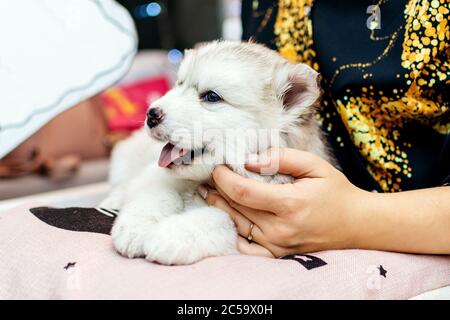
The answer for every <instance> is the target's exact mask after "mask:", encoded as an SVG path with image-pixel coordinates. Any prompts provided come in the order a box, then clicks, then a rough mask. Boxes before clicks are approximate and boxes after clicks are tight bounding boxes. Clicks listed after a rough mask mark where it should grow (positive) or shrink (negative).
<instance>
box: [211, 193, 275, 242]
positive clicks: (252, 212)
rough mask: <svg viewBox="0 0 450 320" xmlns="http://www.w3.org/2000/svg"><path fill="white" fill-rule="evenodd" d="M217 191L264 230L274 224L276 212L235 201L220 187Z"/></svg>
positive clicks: (231, 205)
mask: <svg viewBox="0 0 450 320" xmlns="http://www.w3.org/2000/svg"><path fill="white" fill-rule="evenodd" d="M216 188H217V189H216V190H217V192H218V193H219V194H220V195H221V196H222V197H223V198H224V199H225V200H226V201H227V202H228V204H229V206H230V207H232V208H233V209H235V210H236V211H238V212H239V213H241V214H242V215H244V216H245V217H246V218H247V219H249V220H250V221H253V223H255V224H257V225H258V226H259V227H260V229H261V230H262V232H263V233H264V230H265V228H266V227H268V226H270V225H271V224H272V221H273V218H274V216H275V214H274V213H273V212H269V211H263V210H258V209H253V208H249V207H246V206H243V205H240V204H239V203H237V202H236V201H233V200H232V199H231V198H230V197H228V195H227V194H226V193H225V192H224V191H223V190H222V189H221V188H220V187H216Z"/></svg>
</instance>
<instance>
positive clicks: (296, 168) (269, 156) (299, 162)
mask: <svg viewBox="0 0 450 320" xmlns="http://www.w3.org/2000/svg"><path fill="white" fill-rule="evenodd" d="M245 167H246V168H247V169H248V170H250V171H254V172H258V173H261V174H263V175H274V174H276V173H281V174H286V175H290V176H293V177H294V178H321V177H324V176H326V175H327V173H328V172H330V169H331V168H333V167H332V166H331V164H329V163H328V162H327V161H325V160H323V159H322V158H320V157H319V156H316V155H315V154H312V153H310V152H306V151H301V150H296V149H288V148H271V149H269V150H266V151H264V152H263V153H261V154H260V155H259V156H258V161H252V162H248V163H247V164H246V165H245Z"/></svg>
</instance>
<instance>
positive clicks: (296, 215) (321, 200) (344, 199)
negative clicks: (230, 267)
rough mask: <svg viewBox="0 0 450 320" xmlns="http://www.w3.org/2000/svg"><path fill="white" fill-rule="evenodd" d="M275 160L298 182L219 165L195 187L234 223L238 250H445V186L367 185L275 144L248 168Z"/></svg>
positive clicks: (448, 219) (448, 190) (448, 200)
mask: <svg viewBox="0 0 450 320" xmlns="http://www.w3.org/2000/svg"><path fill="white" fill-rule="evenodd" d="M276 165H278V168H279V170H278V172H280V173H283V174H287V175H291V176H293V177H295V178H296V181H295V182H294V183H292V184H283V185H271V184H267V183H262V182H258V181H255V180H251V179H247V178H244V177H242V176H240V175H238V174H236V173H234V172H233V171H231V170H229V169H228V168H227V167H225V166H219V167H217V168H216V169H215V170H214V172H213V182H212V187H213V188H210V187H209V186H201V187H200V188H199V193H200V194H201V195H202V196H203V198H205V199H206V201H207V202H208V204H209V205H212V206H215V207H217V208H220V209H222V210H224V211H225V212H227V213H228V214H229V215H230V216H231V218H232V219H233V220H234V222H235V223H236V226H237V230H238V232H239V235H240V237H239V242H238V249H239V250H240V251H241V252H242V253H244V254H250V255H263V256H268V257H280V256H284V255H287V254H295V253H304V252H314V251H320V250H328V249H345V248H359V249H372V250H385V251H398V252H412V253H429V254H430V253H431V254H450V232H449V230H450V187H436V188H429V189H421V190H414V191H405V192H398V193H386V194H383V193H372V192H367V191H364V190H361V189H359V188H357V187H355V186H354V185H352V184H351V183H350V182H349V181H348V180H347V178H346V177H345V176H344V175H343V174H342V173H341V172H339V171H338V170H336V169H335V168H334V167H332V166H331V165H330V164H329V163H327V162H326V161H324V160H322V159H320V158H319V157H317V156H315V155H313V154H311V153H308V152H303V151H299V150H293V149H273V150H271V151H269V152H268V153H266V154H264V155H262V156H260V161H259V163H252V164H248V165H247V169H249V170H252V171H255V172H260V171H263V170H262V169H265V168H267V167H268V166H269V167H270V168H273V167H274V166H276ZM252 223H253V224H254V225H253V227H252ZM250 231H251V232H250ZM250 233H251V237H252V240H253V242H249V241H248V240H247V239H248V237H249V235H250Z"/></svg>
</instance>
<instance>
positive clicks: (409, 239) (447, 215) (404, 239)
mask: <svg viewBox="0 0 450 320" xmlns="http://www.w3.org/2000/svg"><path fill="white" fill-rule="evenodd" d="M362 198H363V200H362V201H361V203H360V204H359V205H358V206H355V208H356V209H357V210H355V212H354V213H353V214H352V219H353V220H354V223H353V224H352V225H353V230H352V234H353V238H352V240H351V242H352V243H351V245H352V246H353V247H357V248H363V249H375V250H386V251H399V252H414V253H431V254H450V187H439V188H430V189H422V190H414V191H407V192H399V193H390V194H376V193H364V196H363V197H362Z"/></svg>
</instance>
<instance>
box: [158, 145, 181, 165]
mask: <svg viewBox="0 0 450 320" xmlns="http://www.w3.org/2000/svg"><path fill="white" fill-rule="evenodd" d="M186 153H187V151H184V150H183V149H180V148H178V147H175V146H174V145H173V144H171V143H170V142H169V143H167V144H166V145H165V146H164V148H163V149H162V150H161V154H160V155H159V162H158V163H159V166H160V167H163V168H165V167H167V166H168V165H169V164H171V163H172V162H174V161H175V160H177V159H179V158H181V157H183V156H184V155H185V154H186Z"/></svg>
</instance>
